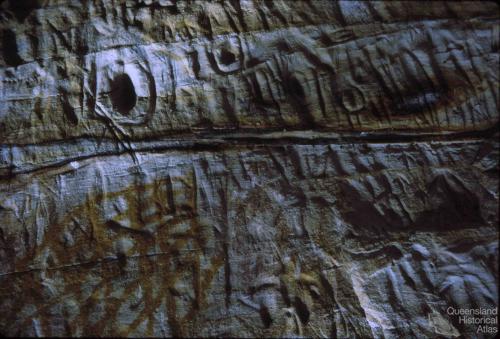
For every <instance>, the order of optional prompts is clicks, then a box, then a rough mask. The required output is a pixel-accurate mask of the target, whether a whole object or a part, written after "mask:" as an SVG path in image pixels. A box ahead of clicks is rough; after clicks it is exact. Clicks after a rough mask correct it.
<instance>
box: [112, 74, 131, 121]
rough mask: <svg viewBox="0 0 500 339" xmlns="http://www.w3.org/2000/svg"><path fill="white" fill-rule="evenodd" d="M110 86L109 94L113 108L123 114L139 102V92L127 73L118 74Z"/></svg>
mask: <svg viewBox="0 0 500 339" xmlns="http://www.w3.org/2000/svg"><path fill="white" fill-rule="evenodd" d="M110 87H111V90H110V92H109V95H110V97H111V103H112V104H113V108H114V109H115V110H117V111H118V112H120V113H121V114H127V113H128V112H130V110H131V109H132V108H134V106H135V104H136V102H137V94H136V93H135V88H134V84H133V83H132V79H130V77H129V76H128V75H127V74H125V73H121V74H118V75H117V76H116V77H115V78H114V79H113V80H111V83H110Z"/></svg>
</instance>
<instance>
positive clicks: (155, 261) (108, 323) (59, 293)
mask: <svg viewBox="0 0 500 339" xmlns="http://www.w3.org/2000/svg"><path fill="white" fill-rule="evenodd" d="M191 179H192V176H191V178H190V177H172V178H170V177H168V178H167V179H165V180H159V181H158V180H157V181H153V182H150V183H147V184H146V183H144V182H139V183H137V185H133V186H130V187H127V188H126V189H124V190H122V191H118V192H113V193H103V194H98V195H96V196H91V197H89V198H88V199H87V201H86V202H85V203H84V204H83V205H81V206H79V207H77V208H75V209H73V210H71V211H70V212H69V213H68V214H67V216H65V217H64V218H63V219H62V220H61V221H60V222H59V223H57V224H55V225H51V226H50V230H49V232H50V233H49V234H47V235H46V236H45V237H44V240H43V241H42V242H41V243H40V244H39V245H36V246H35V248H33V249H32V251H30V252H28V253H27V255H26V256H25V257H24V258H17V259H16V260H15V263H14V268H15V269H16V271H17V270H18V269H19V271H18V273H15V274H14V276H13V277H12V279H9V280H8V282H7V283H6V284H5V285H4V286H5V288H4V289H3V293H2V295H3V297H5V293H11V292H9V289H10V288H14V289H15V290H16V289H18V288H21V289H24V288H27V289H29V290H30V291H31V292H30V294H29V295H28V296H27V295H25V294H20V295H19V296H18V297H17V298H23V299H24V301H21V300H19V301H18V302H16V303H15V304H14V305H13V307H14V308H13V309H12V310H11V312H9V313H10V314H9V317H8V319H7V320H6V321H7V322H12V323H15V324H16V326H18V328H27V327H29V328H32V329H33V331H34V334H35V335H48V336H50V335H55V334H58V333H59V334H61V332H60V331H63V332H62V333H66V334H67V335H78V334H84V333H87V334H99V333H101V334H104V333H108V334H112V335H118V336H125V335H133V333H143V334H144V335H153V334H154V333H157V328H155V329H154V328H153V326H163V329H162V331H166V332H165V333H164V335H166V336H167V335H168V336H171V335H172V336H186V335H189V332H187V330H188V327H186V324H187V323H189V322H191V321H193V319H195V318H196V315H197V313H198V312H199V311H200V309H203V308H204V307H205V306H206V305H205V304H206V296H205V293H206V291H207V290H208V289H209V286H210V284H211V283H212V281H213V279H214V276H215V275H216V274H217V272H218V271H219V268H220V267H221V265H222V260H223V256H222V255H223V253H221V251H220V250H218V249H217V248H213V247H212V248H211V247H210V243H213V240H212V241H210V240H209V239H205V238H204V233H203V232H201V230H200V226H199V224H198V221H197V216H196V193H195V192H196V188H195V187H194V185H196V183H193V182H192V181H191ZM104 210H106V211H104ZM108 212H109V213H111V215H112V217H109V216H104V218H103V213H105V214H106V213H108ZM115 213H116V214H115ZM26 268H28V269H26ZM23 269H24V270H23ZM3 297H2V298H3ZM39 299H45V300H47V302H46V303H44V304H43V305H42V304H39V303H38V302H36V300H39ZM30 300H31V302H30ZM28 305H32V306H33V307H35V309H33V313H32V317H27V318H26V319H22V318H21V319H20V318H19V312H20V311H23V307H26V306H28ZM61 308H62V309H61ZM53 312H56V313H59V312H62V314H63V315H65V316H67V319H65V321H64V326H65V328H64V329H60V328H58V327H57V326H54V324H52V323H51V322H50V319H51V315H52V314H54V313H53ZM127 312H129V313H130V317H127V318H126V319H127V321H123V314H124V313H127ZM158 316H165V319H163V320H160V321H158V319H156V318H154V317H158ZM118 319H120V321H119V320H118ZM158 324H160V325H158ZM162 324H163V325H162ZM167 329H168V330H167ZM154 330H155V331H154ZM137 331H138V332H137Z"/></svg>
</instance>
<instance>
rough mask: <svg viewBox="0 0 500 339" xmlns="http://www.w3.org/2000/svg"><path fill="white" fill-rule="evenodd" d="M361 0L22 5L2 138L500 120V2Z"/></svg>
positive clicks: (433, 126)
mask: <svg viewBox="0 0 500 339" xmlns="http://www.w3.org/2000/svg"><path fill="white" fill-rule="evenodd" d="M348 3H349V2H346V3H342V4H336V3H335V2H327V1H325V2H318V3H307V2H299V3H297V4H295V5H294V6H291V4H289V3H288V2H286V1H278V2H277V3H273V4H270V3H267V2H252V1H241V3H240V2H239V1H237V2H235V3H232V2H223V3H207V2H204V1H200V2H194V3H193V4H191V5H187V3H183V2H180V3H178V4H177V3H175V2H172V4H168V5H167V4H160V3H159V2H154V3H151V4H148V5H132V4H131V3H129V2H127V1H123V2H118V4H116V3H113V2H109V1H96V2H84V3H82V4H74V3H71V2H69V3H67V4H64V2H63V3H61V4H60V5H55V6H51V7H48V8H33V10H32V11H31V13H26V15H27V17H26V18H25V19H24V20H23V21H21V22H18V21H15V19H13V18H9V15H11V16H12V17H14V16H15V15H14V14H8V13H9V11H7V12H6V13H7V14H5V15H4V17H6V21H5V23H4V24H2V26H1V27H0V29H2V30H1V33H2V36H1V38H2V41H3V44H4V45H5V48H4V49H3V50H4V55H3V67H1V66H0V72H1V73H0V74H1V75H2V79H4V80H3V87H4V88H3V97H2V99H1V100H0V103H1V105H2V109H3V110H4V111H5V112H6V113H5V114H4V115H3V116H2V117H1V120H0V121H1V122H2V123H3V124H4V125H5V128H4V130H5V133H4V135H3V136H2V141H3V142H8V143H10V142H21V141H22V142H30V141H32V140H31V139H30V138H32V137H35V139H36V140H37V141H41V140H45V141H48V140H61V139H64V137H67V136H72V137H81V136H82V135H85V136H93V137H100V136H107V137H110V138H116V137H117V135H118V136H119V137H121V138H124V137H128V138H132V139H135V138H144V137H148V136H151V135H169V134H172V133H187V132H193V131H194V132H199V131H205V132H207V131H208V132H209V131H212V129H214V128H215V129H217V130H226V131H227V130H231V131H234V130H243V131H248V130H255V131H259V130H262V129H266V130H267V129H274V130H282V129H284V128H285V129H288V130H292V129H294V130H303V129H311V128H319V129H321V130H324V131H367V130H369V131H373V130H387V129H392V130H415V131H422V130H425V131H457V130H461V131H463V130H482V129H485V128H489V127H492V126H495V124H496V123H497V121H498V95H497V87H498V78H497V76H496V73H497V72H496V70H497V69H498V36H497V35H498V34H495V32H498V22H497V21H498V11H497V7H495V6H496V5H495V4H493V3H486V2H482V3H481V4H477V5H476V6H474V7H475V8H474V10H471V6H469V5H467V4H465V3H457V4H449V3H437V4H435V5H432V6H428V7H426V8H423V7H422V6H417V5H408V6H409V7H411V8H408V12H406V10H405V11H402V9H401V7H402V5H401V4H398V3H391V2H384V3H380V4H375V3H369V2H367V3H364V2H360V3H356V4H355V5H354V4H353V5H350V4H348ZM5 6H7V5H5ZM7 7H8V6H7ZM7 9H9V8H7ZM10 10H11V11H13V12H15V9H12V8H10ZM403 12H404V13H403ZM360 13H363V14H362V16H360ZM401 15H402V16H401ZM271 16H272V17H273V19H271ZM37 17H38V18H40V20H38V21H37V20H36V19H35V18H37ZM47 17H50V20H47ZM153 23H154V24H153ZM14 74H15V76H14ZM37 78H41V79H44V81H43V82H40V81H37V80H36V79H37ZM116 79H123V81H120V82H121V83H122V85H123V86H125V83H127V85H126V87H127V88H126V89H125V88H124V87H123V88H122V87H121V88H122V90H120V89H118V88H116V86H113V85H112V84H113V83H115V82H116V81H115V80H116ZM135 97H136V99H134V98H135ZM19 110H24V111H26V112H32V111H35V112H36V114H29V113H25V114H24V115H22V116H16V115H15V113H14V112H18V111H19ZM16 114H17V113H16ZM83 121H85V122H83ZM103 128H104V129H105V132H103Z"/></svg>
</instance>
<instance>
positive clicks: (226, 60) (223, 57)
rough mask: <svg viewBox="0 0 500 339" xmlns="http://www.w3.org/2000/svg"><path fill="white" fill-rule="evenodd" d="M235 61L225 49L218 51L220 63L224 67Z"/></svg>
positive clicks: (234, 57)
mask: <svg viewBox="0 0 500 339" xmlns="http://www.w3.org/2000/svg"><path fill="white" fill-rule="evenodd" d="M235 61H236V56H235V55H234V54H233V53H231V52H230V51H228V50H227V49H223V50H221V51H220V62H221V63H222V64H224V65H230V64H232V63H234V62H235Z"/></svg>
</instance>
